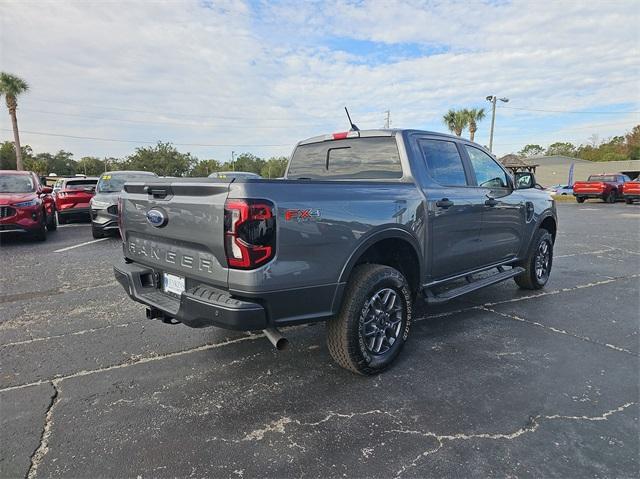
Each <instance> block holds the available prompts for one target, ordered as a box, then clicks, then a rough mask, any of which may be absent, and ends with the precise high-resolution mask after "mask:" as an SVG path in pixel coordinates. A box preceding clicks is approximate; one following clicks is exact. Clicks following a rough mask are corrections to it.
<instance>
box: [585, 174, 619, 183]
mask: <svg viewBox="0 0 640 479" xmlns="http://www.w3.org/2000/svg"><path fill="white" fill-rule="evenodd" d="M587 181H605V182H611V183H613V182H614V181H616V179H615V177H614V176H613V175H591V176H590V177H589V179H588V180H587Z"/></svg>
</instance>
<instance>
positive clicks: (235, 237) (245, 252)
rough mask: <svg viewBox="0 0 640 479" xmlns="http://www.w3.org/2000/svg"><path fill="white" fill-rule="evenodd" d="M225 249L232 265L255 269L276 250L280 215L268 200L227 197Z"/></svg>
mask: <svg viewBox="0 0 640 479" xmlns="http://www.w3.org/2000/svg"><path fill="white" fill-rule="evenodd" d="M224 249H225V253H226V255H227V264H228V265H229V268H234V269H253V268H257V267H258V266H262V265H263V264H265V263H267V262H269V261H270V260H271V259H273V257H274V255H275V253H276V219H275V216H274V207H273V203H271V202H270V201H267V200H227V201H226V203H225V205H224Z"/></svg>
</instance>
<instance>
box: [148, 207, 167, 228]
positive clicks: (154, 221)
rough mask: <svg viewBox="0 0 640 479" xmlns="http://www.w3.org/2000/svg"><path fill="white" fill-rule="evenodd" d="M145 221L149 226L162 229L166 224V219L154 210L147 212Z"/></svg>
mask: <svg viewBox="0 0 640 479" xmlns="http://www.w3.org/2000/svg"><path fill="white" fill-rule="evenodd" d="M147 221H148V222H149V224H150V225H151V226H155V227H156V228H162V227H163V226H164V225H166V224H167V217H166V215H165V214H164V213H163V212H162V211H160V210H158V209H155V208H154V209H151V210H149V211H147Z"/></svg>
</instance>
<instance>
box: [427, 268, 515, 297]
mask: <svg viewBox="0 0 640 479" xmlns="http://www.w3.org/2000/svg"><path fill="white" fill-rule="evenodd" d="M523 272H524V268H521V267H519V266H515V267H513V268H511V269H509V270H503V269H502V268H498V273H496V274H494V275H492V276H487V277H486V278H482V279H477V280H473V279H470V278H469V277H468V278H467V281H469V282H468V283H467V284H465V285H463V286H460V287H458V288H453V289H450V290H448V291H445V292H443V293H441V294H434V293H433V292H432V291H431V289H429V288H425V289H424V295H425V301H426V302H427V303H428V304H441V303H446V302H447V301H450V300H452V299H453V298H457V297H458V296H462V295H463V294H467V293H471V292H472V291H477V290H478V289H482V288H484V287H486V286H491V285H492V284H496V283H500V282H502V281H505V280H507V279H509V278H513V277H514V276H518V275H519V274H521V273H523Z"/></svg>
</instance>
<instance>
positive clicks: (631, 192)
mask: <svg viewBox="0 0 640 479" xmlns="http://www.w3.org/2000/svg"><path fill="white" fill-rule="evenodd" d="M622 196H623V197H624V201H625V202H626V203H627V204H628V205H630V204H631V203H633V202H634V200H640V179H638V178H636V179H635V180H633V181H628V182H627V183H625V184H624V187H623V189H622Z"/></svg>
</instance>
